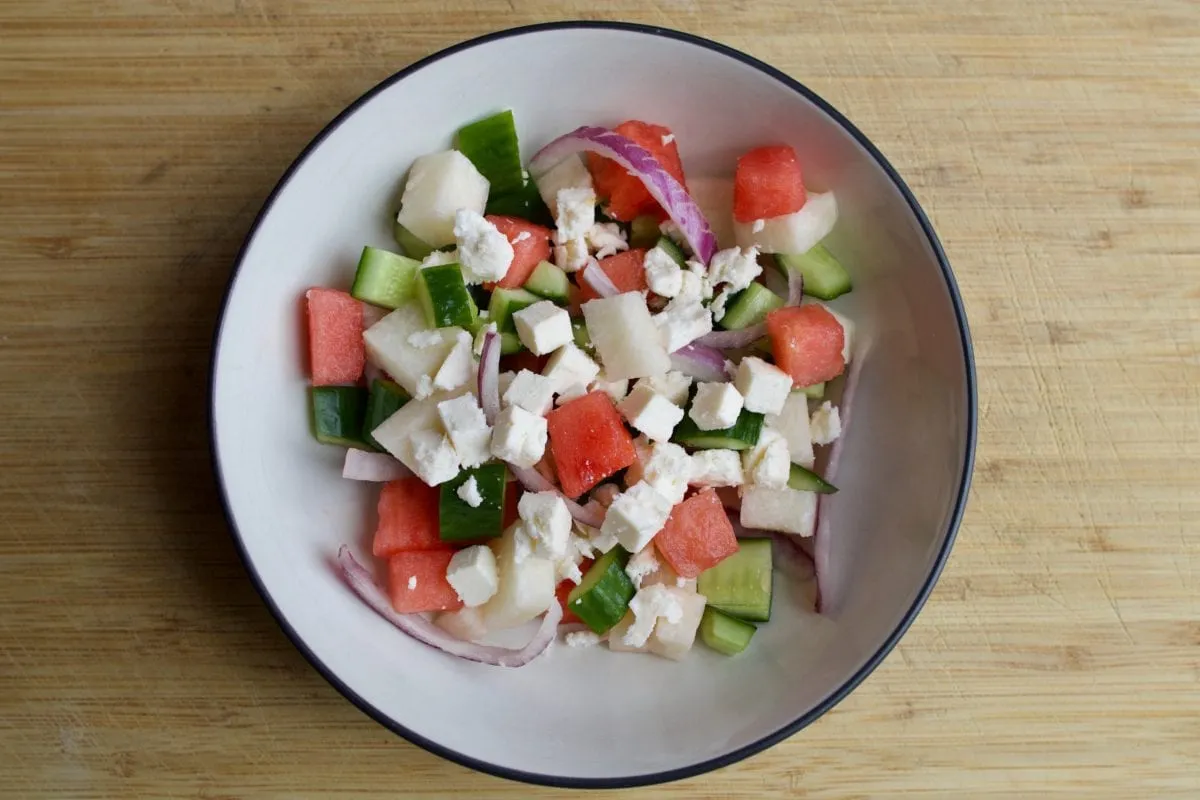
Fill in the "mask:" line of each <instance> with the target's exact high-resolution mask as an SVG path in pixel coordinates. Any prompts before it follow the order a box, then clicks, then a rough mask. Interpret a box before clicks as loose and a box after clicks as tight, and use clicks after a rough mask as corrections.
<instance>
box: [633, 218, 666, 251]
mask: <svg viewBox="0 0 1200 800" xmlns="http://www.w3.org/2000/svg"><path fill="white" fill-rule="evenodd" d="M660 236H662V232H661V231H660V230H659V229H658V220H656V219H655V218H654V217H651V216H646V215H643V216H640V217H634V218H633V222H631V223H629V246H630V247H645V248H646V249H649V248H651V247H654V245H655V243H656V242H657V241H658V239H659V237H660Z"/></svg>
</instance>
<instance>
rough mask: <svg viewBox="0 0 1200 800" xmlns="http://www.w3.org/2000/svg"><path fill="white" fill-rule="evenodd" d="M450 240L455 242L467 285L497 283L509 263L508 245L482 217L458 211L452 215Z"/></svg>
mask: <svg viewBox="0 0 1200 800" xmlns="http://www.w3.org/2000/svg"><path fill="white" fill-rule="evenodd" d="M454 238H455V240H456V241H457V242H458V263H459V264H461V265H462V273H463V278H464V280H466V282H467V283H483V282H485V281H498V280H500V279H501V278H503V277H504V276H505V275H506V274H507V273H508V267H509V265H510V264H512V260H513V248H512V244H510V243H509V241H508V237H507V236H505V235H504V234H503V233H501V232H500V231H499V229H497V228H496V226H495V225H493V224H492V223H490V222H488V221H487V220H486V219H484V217H483V215H482V214H480V213H478V212H477V211H472V210H471V209H469V208H460V209H459V210H458V211H457V212H456V213H455V215H454Z"/></svg>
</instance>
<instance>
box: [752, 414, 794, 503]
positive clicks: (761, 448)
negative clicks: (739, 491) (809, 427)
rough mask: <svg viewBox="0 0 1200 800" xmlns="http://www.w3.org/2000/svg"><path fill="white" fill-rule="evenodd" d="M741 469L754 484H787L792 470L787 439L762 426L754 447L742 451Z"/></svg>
mask: <svg viewBox="0 0 1200 800" xmlns="http://www.w3.org/2000/svg"><path fill="white" fill-rule="evenodd" d="M742 469H743V471H744V472H745V475H746V481H747V482H748V483H752V484H754V485H755V486H766V487H768V488H770V489H782V488H783V487H785V486H787V484H788V478H789V477H790V475H791V471H792V460H791V458H790V457H789V455H788V448H787V440H786V439H784V438H783V434H781V433H780V432H779V431H777V430H774V429H772V428H764V429H763V432H762V434H761V435H759V437H758V443H757V444H755V445H754V447H752V448H750V449H749V450H746V451H744V452H743V453H742Z"/></svg>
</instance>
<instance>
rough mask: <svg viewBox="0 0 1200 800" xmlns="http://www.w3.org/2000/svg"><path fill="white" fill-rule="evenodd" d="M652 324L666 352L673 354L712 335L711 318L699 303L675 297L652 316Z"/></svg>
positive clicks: (709, 313)
mask: <svg viewBox="0 0 1200 800" xmlns="http://www.w3.org/2000/svg"><path fill="white" fill-rule="evenodd" d="M654 324H655V325H657V326H658V330H659V333H660V334H661V335H662V340H663V346H664V347H665V348H666V349H667V352H668V353H674V352H675V351H676V350H678V349H679V348H681V347H684V346H685V345H689V344H691V343H692V342H694V341H696V340H697V339H699V338H700V337H701V336H704V335H706V334H709V333H712V329H713V318H712V313H711V312H710V311H709V310H708V309H707V308H705V307H704V306H703V305H702V304H701V303H700V301H698V300H694V299H691V298H687V299H684V298H679V297H677V298H675V299H674V300H672V301H671V302H670V303H668V304H667V307H666V308H665V309H663V310H662V311H661V312H660V313H658V314H655V315H654Z"/></svg>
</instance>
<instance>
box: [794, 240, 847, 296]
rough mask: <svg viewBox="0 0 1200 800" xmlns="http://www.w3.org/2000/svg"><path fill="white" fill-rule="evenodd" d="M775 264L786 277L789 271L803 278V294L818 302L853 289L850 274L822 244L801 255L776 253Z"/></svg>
mask: <svg viewBox="0 0 1200 800" xmlns="http://www.w3.org/2000/svg"><path fill="white" fill-rule="evenodd" d="M775 263H776V264H778V265H779V267H780V268H781V269H783V271H784V274H785V275H786V274H787V273H788V272H789V271H791V270H797V271H799V272H800V275H801V277H803V278H804V293H805V294H806V295H808V296H809V297H815V298H817V299H819V300H833V299H834V298H835V297H841V296H842V295H844V294H846V293H847V292H849V291H850V290H851V289H853V288H854V284H853V282H852V281H851V280H850V273H849V272H847V271H846V268H845V267H843V266H842V264H841V262H840V261H838V260H837V259H836V258H835V257H834V255H833V253H831V252H829V250H828V249H827V248H826V247H825V245H823V244H816V245H814V246H813V248H812V249H811V250H809V251H808V252H807V253H803V254H801V255H794V254H787V253H777V254H776V255H775Z"/></svg>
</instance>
